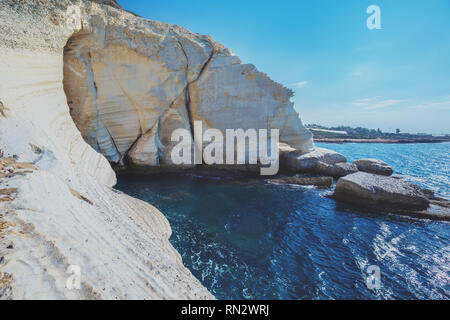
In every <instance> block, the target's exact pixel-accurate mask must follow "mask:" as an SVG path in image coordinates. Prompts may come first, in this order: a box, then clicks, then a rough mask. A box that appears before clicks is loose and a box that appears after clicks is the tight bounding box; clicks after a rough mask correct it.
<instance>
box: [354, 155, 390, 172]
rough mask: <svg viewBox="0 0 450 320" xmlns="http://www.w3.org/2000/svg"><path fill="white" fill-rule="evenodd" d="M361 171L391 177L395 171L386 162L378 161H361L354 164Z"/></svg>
mask: <svg viewBox="0 0 450 320" xmlns="http://www.w3.org/2000/svg"><path fill="white" fill-rule="evenodd" d="M353 163H354V164H355V165H356V166H357V167H358V170H359V171H363V172H368V173H373V174H379V175H382V176H391V175H392V174H393V173H394V170H393V169H392V167H391V166H389V165H388V164H387V163H386V162H384V161H381V160H377V159H361V160H356V161H354V162H353Z"/></svg>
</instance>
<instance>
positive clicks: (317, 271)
mask: <svg viewBox="0 0 450 320" xmlns="http://www.w3.org/2000/svg"><path fill="white" fill-rule="evenodd" d="M318 145H319V146H321V147H328V148H330V149H333V150H336V151H339V152H341V153H343V154H345V155H346V156H347V157H348V158H349V160H354V159H357V158H363V157H364V158H366V157H374V158H378V159H382V160H384V161H386V162H388V163H390V164H391V165H392V166H393V167H394V168H395V170H396V171H397V172H399V173H402V174H405V175H408V178H409V179H411V180H414V181H415V182H417V183H420V184H421V185H423V186H426V187H428V188H430V189H433V190H435V191H437V192H438V193H439V194H440V195H442V196H446V197H449V195H450V184H449V179H450V178H449V163H450V161H449V160H450V158H449V153H450V144H449V143H445V144H411V145H388V144H342V145H338V144H330V145H326V144H318ZM117 188H118V189H119V190H122V191H124V192H126V193H128V194H130V195H133V196H136V197H137V198H140V199H142V200H145V201H148V202H149V203H151V204H152V205H154V206H156V207H157V208H158V209H160V210H161V211H162V212H163V213H164V214H165V215H166V217H167V218H168V220H169V221H170V223H171V226H172V229H173V235H172V238H171V242H172V244H173V245H174V246H175V248H176V249H177V250H178V251H179V252H180V253H181V255H182V257H183V261H184V263H185V265H186V266H187V267H188V268H189V269H190V270H191V271H192V273H193V274H194V275H195V276H196V277H197V278H198V279H199V280H200V281H201V282H202V283H203V284H204V285H205V286H206V287H207V288H208V289H209V290H210V291H211V292H212V293H213V294H214V295H215V296H216V297H217V298H219V299H414V298H420V299H449V298H450V223H448V222H440V221H430V220H422V219H416V218H411V217H404V216H398V215H395V214H390V213H380V212H371V211H367V210H361V209H358V208H355V207H351V206H348V205H345V204H340V203H337V202H335V201H334V200H332V199H329V198H326V197H324V196H325V195H326V193H327V191H323V190H318V189H314V188H309V187H292V186H280V185H272V184H268V183H265V182H264V181H261V182H250V181H245V180H237V181H236V180H234V181H233V180H226V179H211V178H208V179H205V178H199V177H194V176H189V175H186V176H179V177H158V178H156V177H142V176H130V175H128V176H121V177H120V178H119V184H118V186H117ZM373 265H375V266H377V267H379V269H380V272H381V278H380V279H381V282H380V288H379V289H369V288H368V286H367V285H366V280H367V277H368V274H367V268H368V267H369V266H373Z"/></svg>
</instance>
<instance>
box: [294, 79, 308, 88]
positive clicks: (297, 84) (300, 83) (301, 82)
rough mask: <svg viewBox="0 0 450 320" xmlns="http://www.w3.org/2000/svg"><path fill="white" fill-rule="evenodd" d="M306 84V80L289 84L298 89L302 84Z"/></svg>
mask: <svg viewBox="0 0 450 320" xmlns="http://www.w3.org/2000/svg"><path fill="white" fill-rule="evenodd" d="M307 84H308V81H306V80H305V81H300V82H296V83H292V84H291V85H292V86H293V87H296V88H299V89H301V88H303V87H304V86H306V85H307Z"/></svg>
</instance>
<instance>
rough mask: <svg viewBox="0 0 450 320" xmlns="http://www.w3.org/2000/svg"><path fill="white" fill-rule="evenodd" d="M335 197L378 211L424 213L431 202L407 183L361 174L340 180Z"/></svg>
mask: <svg viewBox="0 0 450 320" xmlns="http://www.w3.org/2000/svg"><path fill="white" fill-rule="evenodd" d="M334 197H335V198H337V199H339V200H342V201H346V202H352V203H356V204H362V205H375V206H377V207H379V208H383V207H384V208H404V209H412V210H423V209H427V208H428V207H429V204H430V201H429V200H428V198H427V197H426V195H425V194H424V192H423V190H422V189H421V188H420V187H418V186H417V185H415V184H412V183H410V182H408V181H406V180H404V179H395V178H392V177H386V176H382V175H375V174H370V173H366V172H358V173H354V174H351V175H348V176H346V177H343V178H340V179H339V181H338V183H337V185H336V189H335V191H334Z"/></svg>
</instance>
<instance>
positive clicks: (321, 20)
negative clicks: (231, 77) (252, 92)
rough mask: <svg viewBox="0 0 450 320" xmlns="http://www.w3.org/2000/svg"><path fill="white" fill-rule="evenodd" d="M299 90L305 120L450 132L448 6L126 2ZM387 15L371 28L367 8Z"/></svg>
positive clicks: (433, 1)
mask: <svg viewBox="0 0 450 320" xmlns="http://www.w3.org/2000/svg"><path fill="white" fill-rule="evenodd" d="M118 2H119V3H120V4H121V5H122V6H123V7H124V8H125V9H128V10H130V11H133V12H136V13H138V14H140V15H141V16H143V17H145V18H149V19H153V20H158V21H162V22H168V23H172V24H177V25H180V26H183V27H185V28H188V29H190V30H191V31H193V32H197V33H200V34H208V35H211V36H212V37H213V38H214V39H215V40H217V41H219V42H221V43H223V44H224V45H225V46H227V47H228V48H230V49H231V50H232V51H233V52H234V53H236V54H237V55H238V56H239V57H240V58H241V60H242V61H243V62H244V63H252V64H254V65H255V66H256V67H257V68H258V69H259V70H260V71H263V72H265V73H267V74H268V75H269V76H270V77H271V78H272V79H274V80H275V81H278V82H280V83H282V84H284V85H285V86H287V87H290V88H292V89H293V90H294V91H295V93H296V95H295V97H294V102H295V108H296V109H297V111H298V112H299V113H300V116H301V118H302V119H303V121H304V122H305V123H317V124H323V125H327V126H336V125H341V124H342V125H350V126H363V127H369V128H375V129H376V128H381V129H382V130H384V131H395V129H396V128H400V129H401V130H402V131H403V132H429V133H434V134H439V133H450V1H448V0H409V1H408V0H371V1H366V0H343V1H335V0H314V1H313V0H308V1H306V0H292V1H289V0H285V1H282V0H280V1H273V0H272V1H266V0H240V1H235V0H227V1H211V0H209V1H206V0H190V1H186V0H164V1H142V0H119V1H118ZM372 4H376V5H378V6H379V7H380V9H381V27H382V29H381V30H369V29H368V28H367V26H366V20H367V18H368V17H369V14H367V13H366V9H367V7H368V6H369V5H372Z"/></svg>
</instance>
